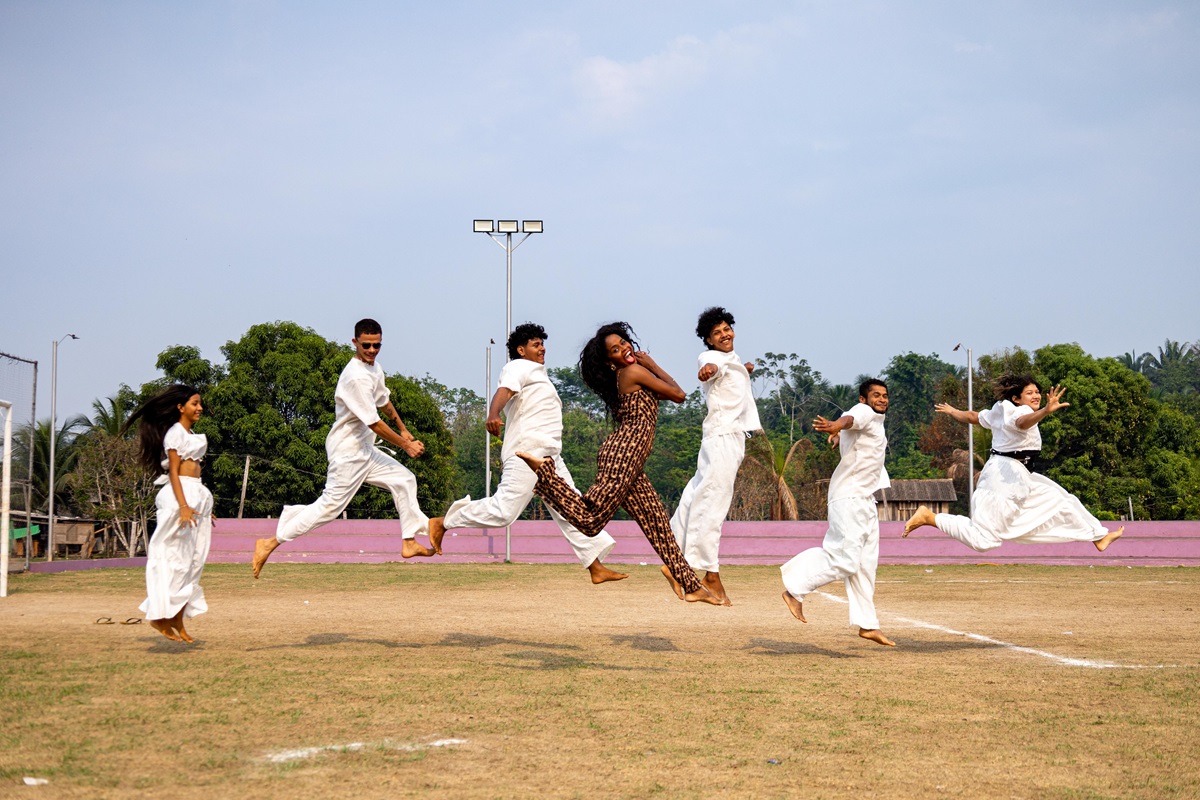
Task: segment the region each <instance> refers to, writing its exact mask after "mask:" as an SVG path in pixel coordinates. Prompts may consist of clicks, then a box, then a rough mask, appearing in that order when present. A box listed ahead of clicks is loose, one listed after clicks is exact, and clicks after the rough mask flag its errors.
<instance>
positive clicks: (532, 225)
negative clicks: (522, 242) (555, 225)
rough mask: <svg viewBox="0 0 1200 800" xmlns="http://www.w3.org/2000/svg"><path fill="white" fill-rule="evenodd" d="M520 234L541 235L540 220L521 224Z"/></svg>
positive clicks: (529, 220) (531, 220)
mask: <svg viewBox="0 0 1200 800" xmlns="http://www.w3.org/2000/svg"><path fill="white" fill-rule="evenodd" d="M521 232H522V233H541V232H542V221H541V220H540V219H527V220H525V221H524V222H522V223H521Z"/></svg>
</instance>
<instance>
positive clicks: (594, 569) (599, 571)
mask: <svg viewBox="0 0 1200 800" xmlns="http://www.w3.org/2000/svg"><path fill="white" fill-rule="evenodd" d="M588 572H590V573H591V575H592V583H605V582H607V581H623V580H625V579H626V578H628V577H629V576H628V575H626V574H625V573H624V572H613V571H612V570H611V569H609V568H608V567H606V566H604V565H603V564H601V563H600V559H598V558H597V559H596V560H595V561H593V562H592V563H590V564H588Z"/></svg>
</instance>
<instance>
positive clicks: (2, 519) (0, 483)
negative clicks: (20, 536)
mask: <svg viewBox="0 0 1200 800" xmlns="http://www.w3.org/2000/svg"><path fill="white" fill-rule="evenodd" d="M0 408H2V409H4V438H3V439H0V441H3V442H4V466H3V468H2V469H3V477H0V492H3V493H4V494H3V495H0V497H3V498H4V500H3V501H0V531H3V533H2V534H0V546H3V548H4V549H3V550H0V597H8V515H9V509H8V502H7V501H8V498H9V494H8V493H9V492H10V491H11V490H12V484H11V483H10V481H11V480H12V475H11V474H10V470H11V469H12V412H13V407H12V403H10V402H8V401H7V400H0ZM25 532H26V538H25V551H26V552H28V551H29V547H30V542H32V541H33V540H32V539H30V538H29V537H28V533H29V529H28V528H26V529H25Z"/></svg>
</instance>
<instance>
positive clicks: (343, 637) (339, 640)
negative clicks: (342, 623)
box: [247, 633, 425, 652]
mask: <svg viewBox="0 0 1200 800" xmlns="http://www.w3.org/2000/svg"><path fill="white" fill-rule="evenodd" d="M338 644H376V645H379V646H380V647H388V648H412V649H415V648H420V647H425V645H423V644H413V643H410V642H394V641H392V640H390V639H356V638H354V637H353V636H351V635H350V634H348V633H311V634H309V635H308V638H306V639H305V640H304V641H303V642H297V643H294V644H272V645H267V646H266V647H251V648H248V650H247V651H248V652H254V651H256V650H287V649H290V648H295V647H304V648H308V647H330V646H332V645H338Z"/></svg>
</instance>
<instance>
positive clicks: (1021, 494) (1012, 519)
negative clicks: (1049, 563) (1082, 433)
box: [935, 400, 1108, 553]
mask: <svg viewBox="0 0 1200 800" xmlns="http://www.w3.org/2000/svg"><path fill="white" fill-rule="evenodd" d="M1032 413H1034V410H1033V409H1032V408H1030V407H1029V406H1024V405H1016V404H1014V403H1012V402H1011V401H1009V400H1001V401H999V402H998V403H996V404H995V405H994V406H992V407H991V408H990V409H988V410H987V411H981V412H979V424H980V425H981V426H982V427H984V428H987V429H989V430H991V431H992V450H993V451H996V452H999V453H1013V452H1018V451H1023V452H1029V451H1034V450H1041V448H1042V435H1041V433H1040V432H1039V431H1038V429H1037V425H1033V426H1031V427H1030V428H1028V429H1027V430H1021V429H1020V428H1019V427H1017V421H1018V420H1020V419H1021V418H1022V417H1025V416H1028V415H1029V414H1032ZM935 524H936V525H937V528H938V530H940V531H942V532H943V533H946V534H949V535H950V536H952V537H953V538H955V539H957V540H958V541H960V542H962V543H963V544H965V545H966V546H967V547H970V548H971V549H972V550H976V551H978V552H980V553H983V552H986V551H988V550H994V549H995V548H997V547H999V546H1000V545H1002V544H1003V543H1004V542H1006V541H1020V542H1026V543H1040V544H1061V543H1064V542H1095V541H1099V540H1100V539H1103V538H1104V537H1105V535H1106V534H1107V533H1108V531H1107V530H1106V529H1105V528H1104V527H1103V526H1102V525H1101V524H1100V521H1099V520H1097V519H1096V518H1095V517H1094V516H1092V514H1091V513H1090V512H1089V511H1088V510H1087V509H1086V508H1084V507H1083V503H1081V502H1079V498H1077V497H1075V496H1074V495H1073V494H1071V493H1070V492H1068V491H1067V490H1066V489H1064V488H1062V487H1061V486H1059V485H1058V484H1057V483H1055V482H1054V481H1052V480H1050V479H1049V478H1047V477H1046V476H1045V475H1041V474H1038V473H1036V472H1030V471H1029V469H1028V468H1026V466H1025V465H1024V464H1023V463H1022V462H1021V461H1019V460H1017V459H1015V458H1009V457H1007V456H1003V455H996V454H995V453H993V455H992V457H991V458H989V459H988V461H987V463H986V464H984V465H983V470H982V471H981V472H980V473H979V483H978V485H977V486H976V487H975V508H974V510H973V514H972V515H971V516H970V517H963V516H958V515H955V514H938V515H937V516H936V523H935Z"/></svg>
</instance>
